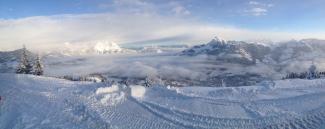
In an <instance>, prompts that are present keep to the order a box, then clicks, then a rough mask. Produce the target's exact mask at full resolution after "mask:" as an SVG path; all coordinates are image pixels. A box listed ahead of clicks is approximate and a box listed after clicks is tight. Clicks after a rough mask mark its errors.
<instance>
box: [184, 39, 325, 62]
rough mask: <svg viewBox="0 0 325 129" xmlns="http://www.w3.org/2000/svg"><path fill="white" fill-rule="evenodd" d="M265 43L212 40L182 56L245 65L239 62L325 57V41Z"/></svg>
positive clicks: (305, 40)
mask: <svg viewBox="0 0 325 129" xmlns="http://www.w3.org/2000/svg"><path fill="white" fill-rule="evenodd" d="M262 44H263V43H249V42H244V41H225V40H221V39H219V38H214V39H212V40H211V41H210V42H209V43H207V44H203V45H197V46H194V47H192V48H189V49H186V50H184V51H183V52H182V53H181V55H188V56H196V55H202V54H205V55H209V56H216V57H218V58H217V59H219V60H225V59H227V60H228V61H229V58H230V60H231V61H235V62H237V63H238V62H239V63H243V62H242V61H239V60H244V61H246V62H247V61H248V62H252V64H255V63H256V61H257V60H258V61H259V62H263V61H266V62H274V63H275V62H278V63H279V62H280V63H281V62H290V61H296V60H315V59H318V58H322V57H325V40H317V39H303V40H299V41H297V40H291V41H287V42H281V43H276V44H272V45H262Z"/></svg>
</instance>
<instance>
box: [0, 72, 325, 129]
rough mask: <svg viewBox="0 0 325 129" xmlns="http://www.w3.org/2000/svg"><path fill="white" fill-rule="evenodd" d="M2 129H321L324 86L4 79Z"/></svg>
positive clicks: (7, 76) (307, 82)
mask: <svg viewBox="0 0 325 129" xmlns="http://www.w3.org/2000/svg"><path fill="white" fill-rule="evenodd" d="M0 82H1V87H0V95H1V97H2V99H1V101H0V123H1V124H0V128H1V129H18V128H19V129H44V128H69V129H94V128H96V129H107V128H123V129H124V128H143V129H145V128H148V129H149V128H150V129H152V128H155V129H166V128H171V129H182V128H184V129H191V128H207V129H210V128H224V129H229V128H236V129H244V128H245V129H252V128H272V129H273V128H304V129H310V128H324V127H325V88H324V84H325V80H285V81H277V82H275V83H264V84H262V85H259V86H251V87H238V88H211V87H210V88H209V87H186V88H166V87H151V88H144V87H142V86H130V87H126V86H123V85H119V84H116V85H113V86H110V85H105V84H101V83H85V82H70V81H66V80H60V79H54V78H46V77H36V76H26V75H13V74H1V75H0Z"/></svg>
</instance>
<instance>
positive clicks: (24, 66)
mask: <svg viewBox="0 0 325 129" xmlns="http://www.w3.org/2000/svg"><path fill="white" fill-rule="evenodd" d="M32 69H33V67H32V65H31V64H30V62H29V60H28V57H27V50H26V47H25V46H24V47H23V52H22V55H21V58H20V63H19V65H18V67H17V70H16V73H18V74H30V73H31V72H32Z"/></svg>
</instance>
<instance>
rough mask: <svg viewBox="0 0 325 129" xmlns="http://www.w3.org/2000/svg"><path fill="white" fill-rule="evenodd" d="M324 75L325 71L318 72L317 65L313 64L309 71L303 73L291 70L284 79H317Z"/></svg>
mask: <svg viewBox="0 0 325 129" xmlns="http://www.w3.org/2000/svg"><path fill="white" fill-rule="evenodd" d="M322 76H325V72H318V71H317V68H316V66H315V65H311V66H310V68H309V69H308V72H302V73H296V72H290V73H288V74H287V75H286V76H285V77H283V78H282V79H283V80H284V79H294V78H299V79H317V78H321V77H322Z"/></svg>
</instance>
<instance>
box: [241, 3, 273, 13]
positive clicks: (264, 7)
mask: <svg viewBox="0 0 325 129" xmlns="http://www.w3.org/2000/svg"><path fill="white" fill-rule="evenodd" d="M248 5H249V7H248V8H247V9H245V10H244V13H245V14H248V15H252V16H263V15H267V13H268V12H269V9H270V8H272V7H273V4H267V3H261V2H257V1H249V2H248Z"/></svg>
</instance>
